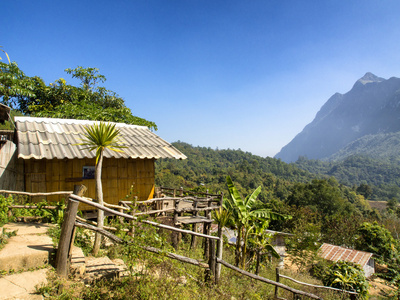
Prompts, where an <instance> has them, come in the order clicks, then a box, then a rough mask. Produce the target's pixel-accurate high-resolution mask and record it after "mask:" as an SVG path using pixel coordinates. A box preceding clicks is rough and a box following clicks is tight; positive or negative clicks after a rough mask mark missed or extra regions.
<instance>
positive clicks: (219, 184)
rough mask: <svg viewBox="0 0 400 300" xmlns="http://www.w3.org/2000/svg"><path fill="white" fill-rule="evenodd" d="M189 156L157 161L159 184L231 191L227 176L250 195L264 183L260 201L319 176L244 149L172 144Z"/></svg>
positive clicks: (286, 191) (240, 189)
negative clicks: (220, 148)
mask: <svg viewBox="0 0 400 300" xmlns="http://www.w3.org/2000/svg"><path fill="white" fill-rule="evenodd" d="M172 144H173V145H174V146H175V147H176V148H177V149H178V150H180V151H182V153H184V154H185V155H186V156H187V159H185V160H175V159H161V160H158V161H157V162H156V185H158V186H166V187H173V188H179V187H184V188H185V189H199V188H200V189H203V190H206V189H208V190H209V191H210V192H212V193H219V192H224V193H225V194H227V193H228V190H227V187H226V176H227V175H229V176H231V178H232V180H233V181H234V182H235V186H236V187H237V188H238V189H239V191H240V192H241V193H242V194H243V195H247V194H249V193H251V192H253V191H254V189H256V188H257V187H258V186H259V185H261V186H262V187H263V188H262V192H261V194H260V196H259V199H260V200H264V201H265V200H267V199H271V198H280V199H284V198H285V197H286V196H287V194H288V192H289V186H290V185H291V184H292V183H294V182H309V181H311V180H312V179H313V178H315V177H316V176H315V175H313V174H311V173H309V172H308V171H304V170H302V169H300V168H298V167H297V166H295V165H293V164H287V163H285V162H283V161H281V160H278V159H275V158H271V157H267V158H263V157H260V156H257V155H253V154H251V153H249V152H243V151H241V150H231V149H225V150H218V149H216V150H215V149H211V148H209V147H208V148H206V147H194V146H192V145H190V144H187V143H183V142H175V143H172Z"/></svg>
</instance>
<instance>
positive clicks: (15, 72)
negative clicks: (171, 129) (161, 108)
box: [0, 62, 157, 130]
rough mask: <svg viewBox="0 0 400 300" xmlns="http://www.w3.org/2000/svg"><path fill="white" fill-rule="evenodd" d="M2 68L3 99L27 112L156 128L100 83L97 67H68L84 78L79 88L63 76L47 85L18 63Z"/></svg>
mask: <svg viewBox="0 0 400 300" xmlns="http://www.w3.org/2000/svg"><path fill="white" fill-rule="evenodd" d="M0 71H1V72H0V98H1V99H0V100H1V102H2V103H4V104H6V105H8V106H10V107H11V108H13V109H16V110H18V111H20V112H22V113H23V114H25V115H32V116H36V117H50V118H63V119H81V120H95V121H105V122H118V123H126V124H135V125H142V126H147V127H149V128H150V129H153V130H157V125H156V124H155V123H154V122H151V121H148V120H145V119H143V118H140V117H137V116H134V115H133V114H132V111H131V110H130V109H129V108H128V107H127V106H126V105H125V101H124V99H122V98H121V97H120V96H119V95H118V94H117V93H115V92H113V91H110V90H108V89H106V88H105V87H102V86H98V83H101V82H104V81H105V80H106V78H105V76H104V75H101V74H99V70H98V69H97V68H83V67H80V66H79V67H77V68H75V69H66V70H65V71H66V72H67V73H68V74H71V75H72V77H73V78H77V79H79V80H81V84H80V87H76V86H73V85H69V84H67V82H66V80H65V79H63V78H60V79H58V80H56V81H55V82H53V83H50V84H49V85H46V83H45V82H44V81H43V79H41V78H40V77H38V76H33V77H28V76H26V75H25V74H24V73H23V72H22V71H21V70H20V69H19V68H18V66H17V64H16V63H15V62H12V63H11V64H5V63H2V62H0Z"/></svg>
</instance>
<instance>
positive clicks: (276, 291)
mask: <svg viewBox="0 0 400 300" xmlns="http://www.w3.org/2000/svg"><path fill="white" fill-rule="evenodd" d="M275 273H276V282H279V268H276V269H275ZM278 297H279V296H278V286H277V285H276V286H275V299H278Z"/></svg>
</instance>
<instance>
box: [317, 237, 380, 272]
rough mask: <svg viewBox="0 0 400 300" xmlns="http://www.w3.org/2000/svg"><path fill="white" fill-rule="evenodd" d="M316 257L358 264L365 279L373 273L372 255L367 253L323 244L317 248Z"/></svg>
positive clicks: (373, 262)
mask: <svg viewBox="0 0 400 300" xmlns="http://www.w3.org/2000/svg"><path fill="white" fill-rule="evenodd" d="M318 255H319V256H320V257H321V258H323V259H326V260H329V261H332V262H337V261H339V260H342V261H348V262H352V263H355V264H358V265H360V266H361V268H362V269H363V270H364V274H365V277H367V278H368V277H370V276H371V275H372V274H374V273H375V261H374V259H373V258H372V255H373V254H372V253H369V252H365V251H359V250H354V249H349V248H344V247H339V246H335V245H331V244H325V243H324V244H322V246H321V247H320V248H319V250H318Z"/></svg>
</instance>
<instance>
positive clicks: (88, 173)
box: [82, 166, 95, 179]
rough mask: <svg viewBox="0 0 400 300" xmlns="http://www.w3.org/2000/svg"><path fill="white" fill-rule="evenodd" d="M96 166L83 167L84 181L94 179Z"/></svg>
mask: <svg viewBox="0 0 400 300" xmlns="http://www.w3.org/2000/svg"><path fill="white" fill-rule="evenodd" d="M94 171H95V167H94V166H84V167H83V176H82V177H83V179H94Z"/></svg>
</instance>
